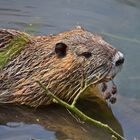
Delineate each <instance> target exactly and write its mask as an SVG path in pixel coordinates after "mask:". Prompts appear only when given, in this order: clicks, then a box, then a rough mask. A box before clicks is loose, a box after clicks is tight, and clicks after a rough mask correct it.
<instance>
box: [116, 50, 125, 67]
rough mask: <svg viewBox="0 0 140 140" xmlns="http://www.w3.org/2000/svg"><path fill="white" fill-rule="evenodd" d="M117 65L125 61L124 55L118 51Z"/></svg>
mask: <svg viewBox="0 0 140 140" xmlns="http://www.w3.org/2000/svg"><path fill="white" fill-rule="evenodd" d="M115 60H116V61H115V66H120V65H122V64H123V63H124V55H123V54H122V53H121V52H117V53H116V55H115Z"/></svg>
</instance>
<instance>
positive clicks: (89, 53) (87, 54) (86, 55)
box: [81, 52, 92, 58]
mask: <svg viewBox="0 0 140 140" xmlns="http://www.w3.org/2000/svg"><path fill="white" fill-rule="evenodd" d="M81 56H84V57H85V58H90V57H91V56H92V54H91V52H83V53H82V54H81Z"/></svg>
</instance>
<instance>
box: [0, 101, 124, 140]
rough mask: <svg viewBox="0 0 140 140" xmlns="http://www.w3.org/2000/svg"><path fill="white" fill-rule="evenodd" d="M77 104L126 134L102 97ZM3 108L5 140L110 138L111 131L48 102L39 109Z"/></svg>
mask: <svg viewBox="0 0 140 140" xmlns="http://www.w3.org/2000/svg"><path fill="white" fill-rule="evenodd" d="M96 101H97V100H96ZM78 108H80V109H81V110H82V111H84V112H85V113H86V114H87V115H89V116H91V117H92V118H95V119H97V120H100V121H102V122H104V123H107V124H109V125H110V126H111V127H112V128H114V129H115V130H116V131H118V132H119V133H120V134H121V135H123V134H122V128H121V125H120V124H119V122H118V121H117V120H116V118H115V117H114V115H113V114H112V111H111V109H110V108H108V106H107V105H106V104H105V103H104V102H102V101H100V104H99V103H97V102H95V101H94V102H92V101H81V103H80V102H79V104H78ZM95 108H97V109H95ZM85 110H87V111H85ZM0 112H1V113H0V120H1V121H0V123H1V125H0V126H1V127H0V129H2V131H0V138H1V139H2V140H8V139H9V140H11V139H13V140H19V139H20V140H21V139H23V140H25V139H26V138H27V139H29V138H30V139H33V138H36V139H37V138H38V139H41V140H46V139H57V140H65V139H73V140H93V138H94V139H104V140H111V136H110V135H109V134H108V133H106V132H105V131H103V130H102V129H99V128H97V127H94V126H92V125H90V124H87V123H84V122H82V121H81V120H79V119H78V118H76V116H75V117H74V116H72V115H71V114H70V112H68V111H67V110H66V109H64V108H62V107H60V106H49V107H45V108H41V109H37V110H33V109H30V108H27V107H18V106H10V107H9V106H1V107H0ZM45 131H46V133H45ZM17 136H18V137H17Z"/></svg>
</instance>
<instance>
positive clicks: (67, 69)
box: [0, 28, 122, 107]
mask: <svg viewBox="0 0 140 140" xmlns="http://www.w3.org/2000/svg"><path fill="white" fill-rule="evenodd" d="M1 31H2V30H1ZM1 31H0V32H1ZM9 32H10V33H11V34H10V35H11V37H9V42H11V41H12V40H13V38H15V37H17V36H19V34H20V36H22V32H16V34H15V31H14V30H5V32H4V33H5V34H8V33H9ZM5 34H3V33H1V34H0V37H1V36H2V35H3V36H2V37H3V38H6V37H5ZM10 35H9V36H10ZM24 36H26V37H24V38H26V41H25V43H24V44H21V46H20V47H21V48H22V49H20V51H18V52H17V53H15V54H14V55H12V56H11V57H10V58H8V61H6V63H5V64H4V66H3V67H2V68H1V71H0V78H1V79H0V103H17V104H26V105H30V106H34V107H35V106H40V105H47V104H50V103H51V102H52V100H51V99H50V98H49V97H48V96H47V95H46V94H44V91H43V90H42V89H41V88H40V87H39V85H38V84H37V83H36V82H35V80H41V81H42V82H43V84H44V85H46V86H48V88H49V90H50V91H51V92H53V93H54V94H55V95H57V96H58V97H60V98H61V99H63V100H66V101H70V100H72V99H73V98H74V97H75V95H76V94H77V93H78V91H79V90H80V88H81V81H82V79H83V78H84V81H85V82H86V83H87V84H91V83H93V84H97V83H100V82H104V81H108V80H110V79H112V78H113V77H114V76H115V75H116V73H117V72H118V71H119V69H120V67H121V66H122V63H120V64H119V65H116V62H117V61H118V60H120V57H122V56H119V55H118V54H119V53H120V52H118V51H117V50H116V49H115V48H113V47H112V46H111V45H110V44H108V43H107V42H105V41H104V40H103V39H102V38H101V37H100V36H97V35H94V34H92V33H90V32H88V31H86V30H84V29H82V28H75V29H73V30H71V31H68V32H64V33H60V34H57V35H52V36H37V37H36V36H29V35H26V34H25V33H24ZM3 42H6V41H5V40H3ZM9 42H8V43H9ZM8 43H5V44H6V45H7V44H8ZM3 44H4V43H3ZM6 45H5V46H4V45H3V46H0V55H2V54H1V52H3V51H4V50H5V49H9V48H10V47H9V46H8V47H6ZM13 46H14V45H13ZM0 57H1V56H0Z"/></svg>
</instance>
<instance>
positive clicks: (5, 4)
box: [0, 0, 140, 140]
mask: <svg viewBox="0 0 140 140" xmlns="http://www.w3.org/2000/svg"><path fill="white" fill-rule="evenodd" d="M76 25H81V26H84V27H85V28H86V29H88V30H89V31H91V32H97V33H99V34H102V35H103V36H104V38H105V39H106V40H107V41H108V42H110V43H111V44H112V45H114V46H115V47H116V48H118V49H120V50H121V51H122V52H123V53H124V54H125V60H126V61H125V65H124V68H123V71H122V72H121V73H120V74H118V76H117V78H116V83H117V85H118V87H119V92H120V94H119V97H118V102H117V103H116V104H115V105H112V106H111V108H112V111H113V114H114V115H113V114H112V112H111V110H110V109H109V108H108V109H107V110H108V113H107V114H106V115H104V113H103V114H98V113H96V112H95V111H94V110H97V108H96V109H94V108H95V107H97V106H98V105H96V104H95V103H94V105H93V108H92V110H91V109H90V111H93V112H94V113H93V117H94V118H96V119H99V120H102V121H103V122H106V123H109V124H110V125H111V126H112V127H113V128H114V129H116V130H118V131H119V132H120V133H123V134H124V136H125V137H126V138H127V139H128V140H132V139H133V138H134V137H136V138H139V139H140V64H139V63H140V1H139V0H24V1H23V0H0V27H1V28H15V29H19V30H25V31H28V32H32V33H34V34H50V33H51V34H52V33H57V32H61V31H65V30H69V29H71V28H73V27H74V26H76ZM114 35H115V36H114ZM89 106H90V107H92V105H89ZM89 106H87V107H89ZM84 107H86V106H84ZM84 107H83V110H85V108H84ZM55 109H56V110H55V111H53V110H52V109H46V110H40V111H34V110H32V109H31V110H30V109H28V108H16V107H15V108H14V107H11V108H10V107H5V106H4V107H0V140H31V139H33V138H36V139H37V138H38V139H41V140H54V139H58V140H66V139H67V140H70V139H72V140H85V139H87V140H93V139H101V140H102V139H107V140H108V139H109V136H108V135H107V134H105V133H103V132H102V130H99V129H97V128H95V127H93V126H90V125H89V124H82V123H81V122H77V121H76V120H75V119H74V118H73V117H71V115H70V114H69V113H68V112H67V111H66V110H64V109H62V108H61V107H60V108H59V107H57V108H55ZM99 109H101V108H99ZM104 110H106V108H105V109H104ZM102 111H103V110H102ZM103 112H104V111H103ZM89 114H90V113H89ZM95 114H96V115H95Z"/></svg>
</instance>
